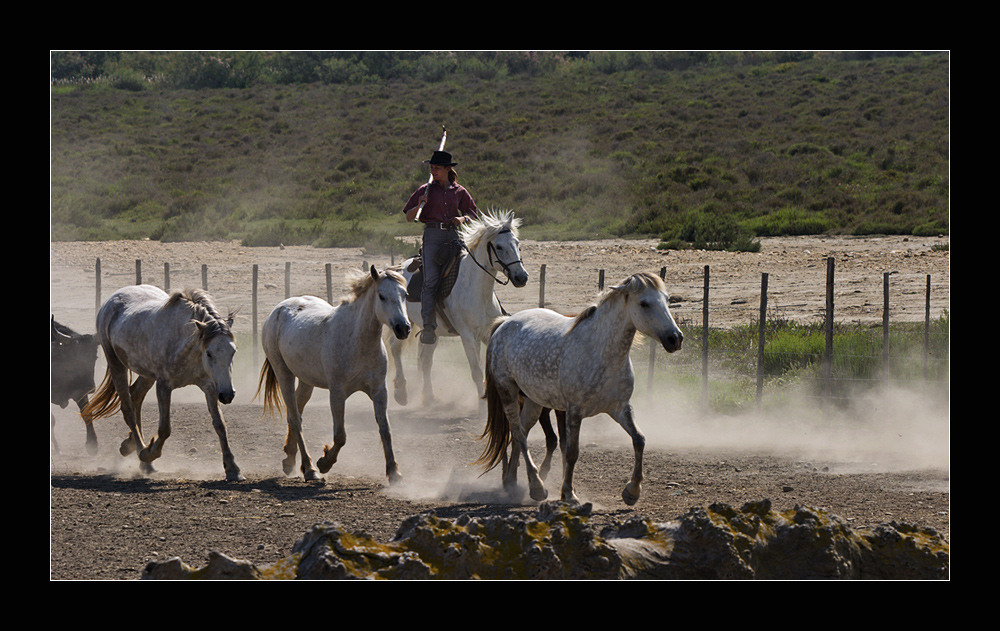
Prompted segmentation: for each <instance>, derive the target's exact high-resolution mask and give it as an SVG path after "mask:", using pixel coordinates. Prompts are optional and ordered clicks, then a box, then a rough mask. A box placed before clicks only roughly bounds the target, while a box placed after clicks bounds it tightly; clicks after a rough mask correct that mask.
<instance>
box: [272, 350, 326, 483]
mask: <svg viewBox="0 0 1000 631" xmlns="http://www.w3.org/2000/svg"><path fill="white" fill-rule="evenodd" d="M272 367H273V364H272ZM278 379H279V381H278V387H279V389H280V390H281V396H282V397H283V398H284V401H285V409H287V410H288V434H287V436H285V447H284V451H285V458H284V459H283V460H282V461H281V468H282V469H283V470H284V472H285V475H291V473H292V471H294V470H295V454H296V453H299V454H301V456H302V465H301V467H300V469H301V470H302V477H303V479H305V480H308V481H314V480H322V479H323V478H321V477H320V475H319V472H318V471H316V467H314V466H313V461H312V458H310V457H309V452H308V451H307V450H306V441H305V438H304V437H303V436H302V411H303V410H304V409H305V408H306V403H308V402H309V399H310V398H311V397H312V393H313V387H312V386H310V385H309V384H306V383H303V382H302V381H299V385H298V387H296V386H295V377H293V376H291V374H290V373H288V374H287V375H284V376H282V377H279V378H278Z"/></svg>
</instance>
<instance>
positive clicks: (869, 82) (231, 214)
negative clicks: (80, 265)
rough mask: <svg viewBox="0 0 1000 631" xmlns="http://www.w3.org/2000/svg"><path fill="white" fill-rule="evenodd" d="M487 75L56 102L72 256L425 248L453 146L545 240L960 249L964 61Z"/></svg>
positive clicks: (56, 220) (716, 60)
mask: <svg viewBox="0 0 1000 631" xmlns="http://www.w3.org/2000/svg"><path fill="white" fill-rule="evenodd" d="M453 57H454V56H453ZM480 58H481V57H479V58H471V57H470V58H469V59H465V62H466V63H465V64H464V65H461V64H460V65H458V66H456V67H455V68H454V69H452V70H451V71H449V72H441V73H436V74H433V75H431V74H429V73H427V72H424V73H422V74H418V73H415V72H414V73H412V74H411V75H410V76H397V77H394V78H386V79H372V78H371V76H370V75H369V76H368V77H367V78H366V79H365V80H353V81H351V80H346V79H342V80H340V81H339V82H338V81H336V80H332V79H330V78H329V77H328V78H327V79H325V80H315V81H312V82H308V83H305V82H298V83H291V82H287V80H286V82H281V81H279V80H278V79H277V78H276V77H275V76H274V74H273V73H272V75H270V76H263V75H261V74H260V73H258V74H257V75H255V78H254V80H253V81H252V82H248V83H250V85H249V87H219V88H201V89H191V88H185V87H182V86H183V84H181V83H179V82H178V81H170V80H166V79H163V78H162V77H161V78H159V79H156V80H153V81H145V82H121V81H114V80H91V81H82V80H61V81H54V82H53V85H52V89H51V203H52V207H51V219H52V227H51V234H52V238H53V239H56V240H73V239H115V238H141V237H149V238H152V239H161V240H189V239H233V238H238V239H243V240H244V241H245V242H246V243H247V244H251V245H252V244H271V243H277V242H283V243H286V244H290V243H313V244H317V245H368V246H369V247H378V243H379V242H381V241H382V240H383V238H384V237H385V236H387V235H412V234H417V233H418V232H419V231H418V230H417V228H416V227H415V226H413V225H410V224H406V223H405V222H404V220H403V218H402V215H401V213H400V210H401V209H402V206H403V203H404V202H405V200H406V198H407V197H408V195H409V194H410V193H411V192H412V190H413V189H414V188H416V187H417V186H418V185H419V184H421V183H422V182H424V181H426V179H427V172H426V168H425V166H424V165H423V164H421V161H422V160H425V159H427V158H429V157H430V154H431V152H432V150H433V149H435V148H436V146H437V143H438V141H439V139H440V135H441V126H442V125H446V126H447V129H448V147H447V148H448V149H449V150H450V151H452V152H453V153H454V155H455V157H456V159H457V160H458V161H459V166H458V171H459V178H460V182H461V183H462V184H464V185H466V186H467V187H468V188H469V190H470V191H471V192H472V194H473V196H474V197H475V199H476V201H477V203H478V204H479V205H480V207H481V208H512V209H514V210H515V212H516V213H517V214H518V216H520V217H522V218H523V220H524V229H523V234H524V235H525V236H526V237H529V238H545V239H564V238H593V237H609V236H619V237H629V236H639V235H644V236H649V235H653V236H657V237H660V238H662V239H664V240H665V241H667V242H670V243H677V244H681V243H699V244H701V245H705V244H709V245H710V244H713V243H723V244H731V243H733V242H734V241H738V240H739V239H743V238H746V237H747V236H748V235H749V236H751V237H752V236H761V235H772V234H794V233H822V232H838V233H859V234H861V233H895V234H938V233H946V232H947V231H948V216H949V208H948V198H949V192H948V188H949V177H948V175H949V173H948V171H949V166H948V158H949V138H948V134H949V58H948V55H947V54H933V53H918V54H911V55H904V56H874V57H871V58H862V59H856V58H852V57H851V56H849V55H835V54H812V55H800V56H799V58H798V59H796V60H795V61H780V60H778V59H776V58H769V57H768V56H766V55H761V56H757V57H753V58H750V57H749V56H746V55H742V56H740V55H729V56H726V55H721V56H705V57H704V58H699V60H698V63H686V64H683V65H681V64H669V63H655V61H656V59H662V58H653V62H651V61H650V58H649V57H642V58H640V57H638V56H635V55H633V56H628V55H627V54H624V53H623V54H618V55H611V54H596V53H592V54H590V55H582V56H578V57H573V58H565V59H562V60H560V63H553V64H550V65H548V66H546V67H545V68H544V69H540V70H537V71H533V72H520V73H517V72H509V71H505V72H496V73H492V72H484V71H480V72H470V71H468V67H469V66H471V65H472V62H477V63H478V64H480V65H482V62H480V61H479V59H480ZM461 59H462V58H460V60H461ZM271 61H272V62H273V61H274V60H273V59H272V60H271ZM119 63H121V62H119ZM414 63H415V62H414ZM273 65H274V64H273V63H272V66H273ZM329 66H330V64H329V63H327V67H329ZM477 67H478V66H477Z"/></svg>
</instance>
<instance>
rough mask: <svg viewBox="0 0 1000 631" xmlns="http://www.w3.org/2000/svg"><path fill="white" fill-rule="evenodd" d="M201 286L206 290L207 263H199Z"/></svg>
mask: <svg viewBox="0 0 1000 631" xmlns="http://www.w3.org/2000/svg"><path fill="white" fill-rule="evenodd" d="M201 288H202V289H204V290H205V291H208V265H207V264H206V263H202V264H201Z"/></svg>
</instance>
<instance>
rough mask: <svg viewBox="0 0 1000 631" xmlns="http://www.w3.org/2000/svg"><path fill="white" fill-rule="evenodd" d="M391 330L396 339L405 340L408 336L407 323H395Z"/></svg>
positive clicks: (408, 328)
mask: <svg viewBox="0 0 1000 631" xmlns="http://www.w3.org/2000/svg"><path fill="white" fill-rule="evenodd" d="M393 332H394V333H395V334H396V339H397V340H405V339H406V338H408V337H410V324H409V323H403V324H397V325H396V326H395V327H393Z"/></svg>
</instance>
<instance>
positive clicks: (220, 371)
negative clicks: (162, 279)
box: [81, 285, 244, 481]
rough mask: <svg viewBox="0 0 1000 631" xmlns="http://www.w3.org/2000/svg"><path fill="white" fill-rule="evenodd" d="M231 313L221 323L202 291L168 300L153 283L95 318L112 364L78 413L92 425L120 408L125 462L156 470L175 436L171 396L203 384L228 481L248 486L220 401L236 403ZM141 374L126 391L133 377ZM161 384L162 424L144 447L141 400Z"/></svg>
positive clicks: (121, 294)
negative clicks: (133, 459)
mask: <svg viewBox="0 0 1000 631" xmlns="http://www.w3.org/2000/svg"><path fill="white" fill-rule="evenodd" d="M232 324H233V314H232V313H230V314H229V316H228V317H226V318H223V317H222V316H221V315H219V313H218V312H217V311H216V309H215V305H213V304H212V300H211V297H210V296H209V295H208V294H207V293H205V292H203V291H199V290H188V291H186V292H183V293H181V292H177V293H174V294H172V295H169V296H168V295H167V294H166V292H164V291H163V290H162V289H159V288H158V287H153V286H152V285H133V286H129V287H124V288H122V289H119V290H118V291H116V292H115V293H114V294H112V295H111V297H110V298H108V299H107V301H106V302H105V303H104V305H103V306H102V307H101V309H100V311H99V312H98V314H97V337H98V340H99V341H100V344H101V347H102V348H103V349H104V357H105V358H106V360H107V362H108V368H107V372H106V373H105V376H104V381H103V382H102V383H101V385H100V386H99V387H98V389H97V392H96V393H95V394H94V396H93V397H92V398H91V400H90V401H89V402H88V404H87V406H86V407H85V408H84V409H83V411H82V412H81V415H82V416H83V417H84V420H85V421H86V422H88V423H92V422H93V421H94V420H95V419H97V418H101V417H102V416H108V415H109V414H113V413H114V412H115V411H116V410H117V409H118V408H120V409H121V412H122V416H124V417H125V424H126V425H128V428H129V436H128V438H126V439H125V440H124V441H123V442H122V444H121V447H120V448H119V451H120V452H121V454H122V455H123V456H125V455H128V454H129V453H131V452H132V451H136V452H137V453H138V455H139V461H140V467H141V469H142V470H143V471H145V472H152V471H153V467H152V464H151V463H152V462H153V461H154V460H156V459H157V458H159V457H160V455H161V453H162V451H163V444H164V442H166V440H167V438H168V437H169V436H170V395H171V392H172V391H173V390H176V389H177V388H181V387H184V386H189V385H195V386H198V387H199V388H200V389H201V390H202V392H204V393H205V399H206V400H207V402H208V410H209V413H210V414H211V416H212V425H213V426H214V428H215V432H216V434H218V436H219V444H220V446H221V447H222V464H223V468H224V469H225V472H226V479H227V480H230V481H239V480H243V479H244V478H243V474H242V473H240V468H239V467H238V466H237V465H236V460H235V458H234V457H233V453H232V451H231V450H230V448H229V439H228V437H227V435H226V424H225V421H224V420H223V418H222V412H221V411H220V409H219V403H231V402H232V400H233V398H234V397H235V396H236V390H235V389H234V388H233V369H232V365H233V356H234V355H235V354H236V339H235V337H234V335H233V332H232ZM129 371H132V372H134V373H135V374H136V379H135V381H134V382H133V383H132V384H131V385H129V382H128V379H129V377H128V373H129ZM154 383H155V384H156V400H157V403H158V405H159V412H160V424H159V428H158V430H157V433H156V435H155V436H153V438H152V439H150V441H149V444H148V445H147V444H145V442H144V439H143V436H142V420H141V414H142V401H143V399H144V398H145V396H146V393H147V392H148V391H149V389H150V388H151V387H152V386H153V384H154Z"/></svg>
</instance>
